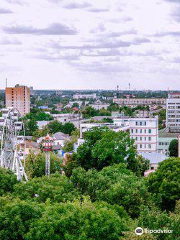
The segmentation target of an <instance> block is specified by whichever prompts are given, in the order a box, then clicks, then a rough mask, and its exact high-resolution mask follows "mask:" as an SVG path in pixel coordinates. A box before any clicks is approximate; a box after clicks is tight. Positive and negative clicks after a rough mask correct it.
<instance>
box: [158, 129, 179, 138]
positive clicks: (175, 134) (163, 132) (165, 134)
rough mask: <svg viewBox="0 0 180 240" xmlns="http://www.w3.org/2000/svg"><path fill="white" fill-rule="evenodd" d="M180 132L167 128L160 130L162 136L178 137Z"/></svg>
mask: <svg viewBox="0 0 180 240" xmlns="http://www.w3.org/2000/svg"><path fill="white" fill-rule="evenodd" d="M179 135H180V133H175V132H168V131H167V129H162V130H160V131H159V137H160V138H178V137H179Z"/></svg>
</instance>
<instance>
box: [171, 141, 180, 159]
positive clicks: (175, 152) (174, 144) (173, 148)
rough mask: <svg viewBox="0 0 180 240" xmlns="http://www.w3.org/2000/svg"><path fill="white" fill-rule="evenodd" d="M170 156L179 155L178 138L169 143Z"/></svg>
mask: <svg viewBox="0 0 180 240" xmlns="http://www.w3.org/2000/svg"><path fill="white" fill-rule="evenodd" d="M169 154H170V157H178V139H173V140H172V141H171V142H170V145H169Z"/></svg>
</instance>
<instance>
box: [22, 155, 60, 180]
mask: <svg viewBox="0 0 180 240" xmlns="http://www.w3.org/2000/svg"><path fill="white" fill-rule="evenodd" d="M61 166H62V160H61V159H60V158H59V157H58V156H57V155H56V154H53V153H51V166H50V169H51V173H55V172H59V173H61ZM25 171H26V173H27V175H28V178H34V177H41V176H44V175H45V153H43V152H40V153H38V154H34V153H33V152H30V154H28V155H27V157H26V165H25Z"/></svg>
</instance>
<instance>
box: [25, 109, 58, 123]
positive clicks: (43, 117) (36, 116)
mask: <svg viewBox="0 0 180 240" xmlns="http://www.w3.org/2000/svg"><path fill="white" fill-rule="evenodd" d="M26 118H27V119H30V120H35V121H50V120H53V117H52V116H51V115H49V114H47V113H45V112H44V111H42V110H40V109H36V110H35V109H34V110H31V112H30V113H28V114H26Z"/></svg>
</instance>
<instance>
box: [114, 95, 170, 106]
mask: <svg viewBox="0 0 180 240" xmlns="http://www.w3.org/2000/svg"><path fill="white" fill-rule="evenodd" d="M113 102H114V103H117V104H118V105H119V106H120V107H122V106H129V107H137V106H139V105H145V106H149V105H158V106H159V105H160V106H165V105H166V99H165V98H129V97H127V98H114V99H113Z"/></svg>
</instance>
